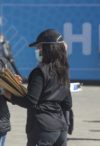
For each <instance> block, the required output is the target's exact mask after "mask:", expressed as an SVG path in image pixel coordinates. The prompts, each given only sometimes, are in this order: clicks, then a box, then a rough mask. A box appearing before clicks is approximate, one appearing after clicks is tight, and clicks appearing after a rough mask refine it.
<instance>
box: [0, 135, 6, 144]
mask: <svg viewBox="0 0 100 146" xmlns="http://www.w3.org/2000/svg"><path fill="white" fill-rule="evenodd" d="M5 139H6V135H3V136H0V146H4V144H5Z"/></svg>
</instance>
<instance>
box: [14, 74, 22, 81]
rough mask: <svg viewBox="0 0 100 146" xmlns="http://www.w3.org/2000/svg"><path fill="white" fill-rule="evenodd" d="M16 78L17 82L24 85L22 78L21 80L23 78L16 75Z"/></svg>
mask: <svg viewBox="0 0 100 146" xmlns="http://www.w3.org/2000/svg"><path fill="white" fill-rule="evenodd" d="M15 78H16V80H17V81H18V82H19V83H22V78H21V76H19V75H16V74H15Z"/></svg>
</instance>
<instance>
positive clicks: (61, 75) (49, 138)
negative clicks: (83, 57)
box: [4, 29, 72, 146]
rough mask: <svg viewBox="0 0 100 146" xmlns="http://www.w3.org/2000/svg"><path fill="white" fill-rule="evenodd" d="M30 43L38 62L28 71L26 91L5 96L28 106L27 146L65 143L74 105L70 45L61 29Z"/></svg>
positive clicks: (61, 145)
mask: <svg viewBox="0 0 100 146" xmlns="http://www.w3.org/2000/svg"><path fill="white" fill-rule="evenodd" d="M29 47H32V48H36V49H35V55H36V58H37V59H38V61H39V65H38V66H37V67H36V68H34V69H33V70H32V72H31V73H30V75H29V79H28V88H27V90H28V91H27V94H26V95H25V96H24V97H18V96H14V95H11V94H10V93H9V92H7V91H6V92H5V93H4V96H5V98H7V99H9V100H10V101H11V102H12V104H17V105H19V106H21V107H24V108H27V124H26V133H27V138H28V141H27V146H66V145H67V133H68V121H69V120H68V111H70V110H71V108H72V97H71V93H70V80H69V65H68V61H67V55H66V53H67V52H66V50H67V46H66V45H65V42H64V40H63V37H62V35H61V34H60V33H59V32H57V31H56V30H54V29H47V30H45V31H43V32H41V33H40V34H39V36H38V37H37V40H36V42H34V43H32V44H30V45H29Z"/></svg>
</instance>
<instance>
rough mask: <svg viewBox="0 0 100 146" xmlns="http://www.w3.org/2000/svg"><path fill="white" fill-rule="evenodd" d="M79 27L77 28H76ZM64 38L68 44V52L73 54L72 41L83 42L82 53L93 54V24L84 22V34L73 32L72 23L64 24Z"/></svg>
mask: <svg viewBox="0 0 100 146" xmlns="http://www.w3.org/2000/svg"><path fill="white" fill-rule="evenodd" d="M76 29H77V28H76ZM64 40H65V41H66V43H67V44H68V53H69V55H71V54H72V51H73V49H72V43H74V42H81V43H82V53H83V54H84V55H90V54H91V51H92V49H91V24H90V23H84V24H83V25H82V34H73V28H72V23H65V24H64Z"/></svg>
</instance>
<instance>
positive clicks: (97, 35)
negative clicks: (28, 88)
mask: <svg viewBox="0 0 100 146" xmlns="http://www.w3.org/2000/svg"><path fill="white" fill-rule="evenodd" d="M47 28H55V29H56V30H58V31H59V32H60V33H62V35H63V37H64V40H65V41H66V42H67V43H68V54H69V63H70V77H71V79H82V80H84V79H85V80H100V1H99V0H81V1H80V0H67V1H66V0H50V1H47V0H3V1H1V0H0V30H1V32H3V33H4V34H5V36H6V37H7V39H8V40H9V42H10V44H11V46H12V50H13V54H14V57H15V61H16V64H17V67H18V69H19V70H20V72H21V73H22V74H23V75H24V76H28V75H29V72H30V71H31V70H32V68H34V67H35V66H36V64H37V62H36V59H35V55H34V49H29V48H28V44H29V43H30V42H32V41H33V40H35V39H36V37H37V35H38V33H40V32H41V31H43V30H44V29H47Z"/></svg>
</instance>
